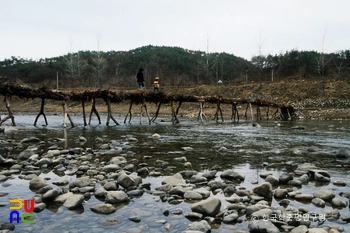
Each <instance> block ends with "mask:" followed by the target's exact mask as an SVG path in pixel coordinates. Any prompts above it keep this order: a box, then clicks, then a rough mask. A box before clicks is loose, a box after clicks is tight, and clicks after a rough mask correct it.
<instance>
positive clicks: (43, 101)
mask: <svg viewBox="0 0 350 233" xmlns="http://www.w3.org/2000/svg"><path fill="white" fill-rule="evenodd" d="M44 107H45V98H41V106H40V112H39V114H38V115H37V116H36V118H35V121H34V126H36V122H37V121H38V119H39V117H40V115H43V116H44V119H45V124H46V125H48V124H47V119H46V115H45V112H44Z"/></svg>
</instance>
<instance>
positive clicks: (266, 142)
mask: <svg viewBox="0 0 350 233" xmlns="http://www.w3.org/2000/svg"><path fill="white" fill-rule="evenodd" d="M34 119H35V116H34V115H29V116H28V115H18V116H16V118H15V120H16V124H17V126H16V127H12V126H9V124H10V122H5V123H4V124H3V126H2V127H5V133H0V140H9V139H13V140H15V141H20V140H22V139H23V138H26V137H31V136H34V137H37V138H39V139H40V140H42V141H45V142H46V143H45V145H46V146H51V145H52V141H53V140H52V139H55V138H60V139H65V140H62V142H60V143H59V144H58V146H59V147H61V148H63V149H65V148H74V147H83V148H92V149H97V148H95V147H96V145H95V144H94V143H93V142H94V139H95V138H96V137H97V136H98V137H101V138H103V139H104V141H105V142H108V141H109V140H112V139H115V140H121V139H123V138H125V137H127V135H132V136H133V137H135V138H137V139H138V141H137V143H134V144H132V146H131V147H130V148H129V150H130V151H132V152H133V153H134V155H133V156H130V157H127V160H128V161H130V162H131V163H132V162H135V161H139V162H144V163H147V165H148V166H149V167H151V168H154V169H158V168H159V169H160V170H161V172H162V175H161V176H158V177H150V176H147V177H143V182H149V183H151V189H152V190H154V189H155V188H156V187H158V186H160V185H161V182H162V181H163V180H164V179H165V178H166V177H167V176H170V175H172V174H175V173H177V172H179V171H183V170H185V168H184V166H183V164H182V163H176V162H174V161H173V159H174V158H175V157H181V156H185V157H186V158H187V161H189V162H191V164H192V169H193V170H195V171H197V172H198V173H199V174H202V173H204V172H206V171H208V170H210V169H211V168H212V167H213V166H214V165H219V166H221V167H222V170H221V171H220V172H222V171H223V170H226V169H233V170H234V171H237V172H239V173H241V174H244V175H245V177H246V179H245V180H244V182H242V183H240V184H239V185H237V188H240V187H245V188H246V189H249V190H251V189H252V188H253V187H254V186H256V185H258V184H261V183H263V182H264V180H263V179H262V178H261V177H260V174H263V173H266V172H270V173H272V174H273V175H275V176H276V177H279V175H280V174H282V173H283V172H292V171H293V170H294V169H295V168H296V167H297V166H298V165H300V164H303V163H313V164H315V165H316V166H318V167H319V168H320V169H323V170H326V171H328V172H329V173H330V175H331V182H330V183H319V182H313V181H310V182H309V183H308V184H306V185H303V186H302V187H299V188H296V187H294V189H295V190H296V191H300V192H301V193H307V194H313V193H314V192H315V191H316V190H317V189H319V188H322V189H323V188H325V189H333V190H334V193H335V194H336V196H337V197H341V196H339V193H340V192H346V191H350V187H349V185H350V183H349V180H350V179H349V178H350V173H349V172H348V167H345V166H341V165H340V162H339V161H336V159H335V154H336V152H337V151H338V150H339V149H341V148H348V149H349V148H350V140H349V138H350V121H340V120H337V121H311V120H297V121H281V122H276V121H262V122H259V124H260V125H261V127H253V126H252V125H251V124H250V122H244V121H243V122H239V123H232V122H231V121H228V120H227V121H226V122H223V123H215V121H211V122H207V123H204V124H203V123H199V122H197V121H196V120H192V119H180V121H181V122H180V124H176V125H173V124H171V122H169V119H167V118H164V121H160V119H157V121H156V123H154V124H152V125H148V123H147V122H146V119H144V120H143V122H142V124H141V125H140V121H139V119H133V121H132V122H131V124H123V123H121V124H120V125H112V124H110V126H105V125H103V124H102V125H98V124H97V120H96V119H93V121H92V124H91V126H85V127H84V126H83V123H82V120H81V116H78V115H77V116H73V121H74V122H75V124H76V125H77V126H76V127H74V128H69V124H68V127H67V128H66V129H64V128H63V127H62V122H63V117H62V116H60V115H49V116H48V122H49V125H48V126H43V125H42V124H43V123H44V122H43V119H42V118H40V119H39V121H38V124H37V125H39V126H38V127H34V126H33V122H34ZM116 119H117V120H118V121H119V122H123V119H122V118H121V117H116ZM104 120H105V116H102V121H104ZM111 125H112V126H111ZM155 133H158V134H160V135H161V138H160V139H159V140H154V139H152V135H153V134H155ZM79 135H82V136H84V137H85V138H86V139H87V141H86V142H85V143H84V144H81V142H79V141H78V140H77V138H78V137H79ZM311 146H314V147H317V149H316V151H314V152H309V151H308V149H309V148H310V147H311ZM183 147H191V148H192V149H193V150H191V151H185V150H183V149H182V148H183ZM225 148H226V149H225ZM23 149H24V148H23ZM23 149H22V150H23ZM18 153H19V151H16V150H15V149H14V150H12V151H8V150H6V149H5V148H4V147H0V154H1V155H2V156H3V157H4V158H9V157H12V156H13V155H15V154H18ZM133 153H131V154H133ZM145 156H147V158H148V159H147V160H145V159H144V158H145ZM99 159H100V162H101V161H106V162H108V161H109V158H103V157H101V158H99ZM156 160H163V161H165V162H168V163H163V164H162V166H160V165H159V164H158V163H157V162H156ZM92 163H93V161H92ZM2 169H3V168H1V167H0V171H1V170H2ZM220 172H219V173H218V174H217V179H220ZM40 176H41V177H43V178H47V183H49V184H52V182H54V181H59V180H62V179H67V180H68V181H72V180H74V179H75V176H74V175H66V174H64V173H63V174H62V173H57V172H53V171H52V170H50V169H46V170H43V172H42V174H41V175H40ZM131 176H134V177H136V176H137V174H136V173H133V174H131ZM336 180H344V181H346V182H347V186H336V185H334V184H333V183H332V182H333V181H336ZM254 182H255V183H254ZM252 183H254V184H252ZM0 185H1V186H0V192H7V193H9V194H8V195H6V196H4V197H0V204H1V205H0V224H1V223H4V222H6V221H8V219H9V212H10V211H9V205H8V203H9V200H10V199H17V198H21V199H31V198H32V197H33V196H34V194H35V193H33V192H32V191H30V190H29V181H28V180H22V179H19V178H18V175H13V176H12V179H9V180H7V181H5V182H2V183H0ZM52 187H55V185H53V184H52ZM96 187H100V186H99V184H97V186H96ZM274 188H276V187H274ZM211 196H216V197H218V198H220V199H221V200H222V208H224V207H225V206H227V205H229V203H228V202H227V201H226V200H225V198H226V197H225V196H224V194H223V193H220V192H219V193H217V194H213V193H211ZM347 201H348V200H347ZM100 203H103V202H101V201H100V200H98V199H96V198H95V197H94V196H92V197H91V198H89V199H87V200H86V203H85V204H84V205H83V208H82V209H79V210H74V211H71V210H67V209H66V208H65V207H63V206H57V205H53V204H52V205H48V207H47V208H46V209H45V210H44V211H42V212H40V213H35V223H34V224H16V229H15V232H105V231H109V232H181V231H184V230H186V228H187V226H188V224H190V223H191V221H190V220H188V219H187V218H186V217H185V216H184V214H185V213H187V212H191V209H190V207H191V203H187V202H182V203H180V204H177V205H171V204H169V203H167V202H162V201H160V200H159V197H158V196H155V195H152V194H149V193H144V194H143V195H142V196H141V197H139V198H134V199H133V200H132V201H131V202H129V203H128V204H123V205H118V206H117V207H118V210H117V211H116V212H115V213H113V214H110V215H100V214H96V213H93V212H92V211H91V210H90V207H91V206H93V205H96V204H100ZM271 206H272V207H278V206H279V204H278V203H277V202H276V201H275V200H272V203H271ZM300 207H304V208H306V209H308V210H309V211H312V212H315V213H318V214H326V212H329V211H331V210H333V207H332V206H331V205H326V206H325V207H323V208H320V207H316V206H314V205H313V204H311V203H301V202H298V201H296V200H290V203H289V206H288V208H295V209H298V208H300ZM165 208H168V209H169V210H170V212H171V211H172V210H176V209H181V211H182V213H180V214H170V215H168V216H165V215H164V214H163V213H162V210H164V209H165ZM339 211H340V213H341V216H349V215H350V214H349V207H346V208H341V209H339ZM133 215H138V216H140V217H141V222H139V223H136V222H133V221H130V220H129V219H128V218H129V217H130V216H133ZM240 219H241V220H242V222H241V223H235V224H224V223H221V224H218V223H215V224H212V225H211V226H212V230H211V232H233V231H235V230H246V231H249V230H248V228H247V226H248V222H247V221H245V219H244V216H241V217H240ZM106 220H113V221H114V223H117V224H116V225H112V226H105V225H104V224H102V222H104V221H106ZM159 220H163V221H159ZM326 223H327V224H335V225H337V226H339V227H342V228H343V229H344V230H345V232H350V227H349V226H348V224H345V223H344V222H342V221H341V220H340V219H332V220H327V221H326ZM326 223H325V224H326ZM165 225H167V226H168V228H170V229H168V230H166V229H165Z"/></svg>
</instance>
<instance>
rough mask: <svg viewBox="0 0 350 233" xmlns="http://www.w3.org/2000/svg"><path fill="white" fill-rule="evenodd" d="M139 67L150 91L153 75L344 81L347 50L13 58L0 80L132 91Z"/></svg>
mask: <svg viewBox="0 0 350 233" xmlns="http://www.w3.org/2000/svg"><path fill="white" fill-rule="evenodd" d="M140 67H142V68H144V74H145V79H146V85H148V86H151V85H152V82H153V79H154V78H155V77H156V76H158V77H160V83H161V85H162V86H192V85H199V84H213V83H216V82H217V81H218V80H222V81H223V82H224V83H234V82H247V81H248V82H249V81H255V82H259V81H275V80H283V79H288V80H289V79H324V78H336V79H346V78H349V77H350V50H344V51H339V52H337V53H331V54H325V53H319V52H316V51H297V50H292V51H289V52H286V53H285V54H279V55H268V56H263V55H261V56H255V57H253V58H252V59H251V60H250V61H247V60H245V59H243V58H240V57H236V56H234V55H232V54H227V53H207V52H203V51H191V50H186V49H183V48H179V47H164V46H163V47H159V46H152V45H149V46H144V47H140V48H136V49H134V50H130V51H109V52H102V51H79V52H75V53H68V54H66V55H64V56H60V57H53V58H43V59H40V60H32V59H29V60H28V59H24V58H20V57H11V58H9V59H5V60H4V61H0V80H1V82H16V83H20V84H26V85H31V86H36V87H39V86H46V87H48V88H56V87H57V86H58V87H59V88H76V87H81V88H86V87H102V88H108V87H111V86H112V87H120V88H132V87H135V82H136V78H135V76H136V73H137V71H138V69H139V68H140ZM57 80H58V83H57Z"/></svg>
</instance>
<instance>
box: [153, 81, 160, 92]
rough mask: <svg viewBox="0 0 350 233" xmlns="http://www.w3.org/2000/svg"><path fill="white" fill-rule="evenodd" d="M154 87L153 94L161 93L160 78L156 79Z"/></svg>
mask: <svg viewBox="0 0 350 233" xmlns="http://www.w3.org/2000/svg"><path fill="white" fill-rule="evenodd" d="M153 86H154V89H153V92H156V91H159V88H160V85H159V78H158V77H156V78H155V79H154V82H153Z"/></svg>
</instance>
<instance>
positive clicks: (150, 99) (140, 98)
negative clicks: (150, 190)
mask: <svg viewBox="0 0 350 233" xmlns="http://www.w3.org/2000/svg"><path fill="white" fill-rule="evenodd" d="M0 94H1V95H3V96H4V102H5V104H6V108H7V111H8V116H6V117H5V118H4V119H2V120H1V116H0V126H1V124H2V123H3V122H5V121H6V120H8V119H11V120H12V125H13V126H15V125H16V124H15V121H14V114H13V112H12V110H11V108H10V99H11V96H18V97H19V98H26V99H35V98H40V99H41V106H40V110H39V114H38V115H37V117H36V119H35V122H34V125H36V123H37V120H38V118H39V117H40V116H41V115H43V117H44V119H45V123H46V125H47V124H48V123H47V119H46V115H45V112H44V107H45V100H46V99H50V100H57V101H62V107H63V113H64V121H63V126H64V127H66V119H67V118H68V119H69V121H70V123H71V126H72V127H74V126H75V125H74V123H73V121H72V118H71V117H70V114H69V112H68V108H67V102H68V101H75V102H77V101H80V102H81V103H82V111H83V118H84V119H83V120H84V125H87V124H90V123H91V117H92V114H93V113H94V114H96V116H97V118H98V121H99V124H101V118H100V115H99V113H98V111H97V109H96V99H103V100H104V101H105V103H106V105H107V122H106V125H109V123H110V120H113V122H114V123H115V124H116V125H119V123H118V122H117V120H116V119H115V118H114V117H113V115H112V110H111V104H112V103H121V102H126V101H129V102H130V107H129V110H128V112H127V113H126V116H125V119H124V123H126V122H127V120H128V117H129V120H128V122H129V123H130V121H131V118H132V111H131V110H132V106H133V105H135V104H139V105H140V106H141V107H140V124H141V119H142V114H143V110H144V111H145V113H146V115H147V117H148V122H149V124H151V123H152V122H154V121H155V119H156V118H157V117H158V114H159V112H160V107H161V105H163V104H169V103H170V106H171V112H172V114H171V116H172V119H171V121H172V123H173V124H175V123H179V119H178V114H179V110H180V107H181V104H182V103H184V102H197V103H199V113H198V120H199V121H201V122H203V121H204V120H205V121H208V119H207V116H206V115H205V114H204V110H203V106H204V103H210V104H216V106H217V110H216V113H215V116H214V119H215V120H216V121H218V120H219V116H220V118H221V121H224V118H223V114H222V108H221V104H229V105H232V115H231V120H233V121H234V122H238V121H239V114H238V109H237V106H238V105H244V104H245V105H246V111H245V114H244V118H245V119H246V120H247V119H248V116H247V112H248V110H250V119H251V121H259V120H261V119H262V116H261V111H260V108H261V107H266V109H267V110H266V118H267V119H268V118H269V109H270V108H272V109H276V111H275V113H274V114H272V115H271V118H274V119H281V120H288V119H289V120H290V119H292V118H293V117H294V115H295V111H294V108H293V106H291V105H286V104H284V103H276V102H272V101H268V100H261V99H252V98H224V97H223V96H191V95H183V94H171V93H170V94H169V93H168V94H167V93H165V92H162V91H159V92H151V91H147V90H135V91H113V90H102V89H95V90H92V89H86V90H83V89H74V90H51V89H47V88H43V87H42V88H31V87H28V86H24V85H17V84H7V83H5V84H0ZM86 101H91V103H92V106H91V111H90V115H89V122H88V123H87V121H86V112H85V102H86ZM147 103H156V104H157V110H156V112H155V113H154V115H153V116H152V117H150V116H149V113H148V110H147ZM176 103H177V106H175V104H176ZM253 106H256V115H255V114H254V113H253ZM248 115H249V114H248ZM254 116H256V118H254Z"/></svg>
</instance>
